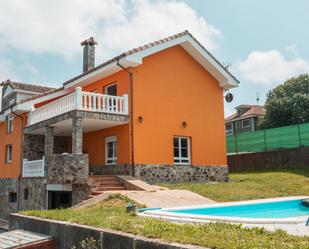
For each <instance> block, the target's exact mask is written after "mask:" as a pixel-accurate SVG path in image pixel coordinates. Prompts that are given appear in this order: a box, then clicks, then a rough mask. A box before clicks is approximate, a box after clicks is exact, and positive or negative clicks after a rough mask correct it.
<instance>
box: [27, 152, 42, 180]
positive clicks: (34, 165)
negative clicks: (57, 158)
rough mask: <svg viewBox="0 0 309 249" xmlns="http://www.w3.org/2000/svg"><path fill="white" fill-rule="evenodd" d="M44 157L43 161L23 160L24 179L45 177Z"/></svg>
mask: <svg viewBox="0 0 309 249" xmlns="http://www.w3.org/2000/svg"><path fill="white" fill-rule="evenodd" d="M44 176H45V173H44V157H43V158H42V159H41V160H34V161H28V160H27V159H24V160H23V177H44Z"/></svg>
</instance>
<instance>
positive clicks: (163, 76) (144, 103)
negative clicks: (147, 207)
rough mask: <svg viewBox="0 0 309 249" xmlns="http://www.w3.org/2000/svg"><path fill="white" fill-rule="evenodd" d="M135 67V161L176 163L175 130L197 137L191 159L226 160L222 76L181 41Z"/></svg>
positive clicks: (214, 162)
mask: <svg viewBox="0 0 309 249" xmlns="http://www.w3.org/2000/svg"><path fill="white" fill-rule="evenodd" d="M132 70H133V72H134V134H135V162H136V163H143V164H173V157H174V156H173V136H174V135H180V136H190V137H191V138H192V140H191V142H192V146H191V152H192V153H191V158H192V164H194V165H226V164H227V162H226V148H225V131H224V110H223V90H222V88H220V87H219V84H218V82H217V81H216V80H215V79H214V78H213V77H212V76H211V75H210V74H209V73H208V72H207V71H206V70H205V69H204V68H203V67H202V66H201V65H200V64H199V63H198V62H196V61H195V60H194V59H193V58H192V57H191V56H190V55H189V54H188V53H187V52H186V51H185V50H184V49H183V48H182V47H180V46H176V47H172V48H170V49H167V50H164V51H162V52H159V53H157V54H154V55H152V56H149V57H147V58H145V59H144V60H143V64H142V65H141V66H139V67H138V68H135V69H132ZM139 116H142V117H143V123H139V122H138V117H139ZM183 121H185V122H186V123H187V128H183V127H182V122H183Z"/></svg>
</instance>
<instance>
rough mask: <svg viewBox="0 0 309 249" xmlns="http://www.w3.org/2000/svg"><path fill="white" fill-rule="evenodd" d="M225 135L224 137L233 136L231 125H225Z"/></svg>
mask: <svg viewBox="0 0 309 249" xmlns="http://www.w3.org/2000/svg"><path fill="white" fill-rule="evenodd" d="M225 133H226V135H230V134H233V125H232V123H228V124H225Z"/></svg>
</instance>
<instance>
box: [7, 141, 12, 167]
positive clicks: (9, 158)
mask: <svg viewBox="0 0 309 249" xmlns="http://www.w3.org/2000/svg"><path fill="white" fill-rule="evenodd" d="M9 148H11V150H9ZM5 149H6V157H5V162H6V163H11V162H12V161H13V145H12V144H7V145H6V146H5ZM9 152H11V153H9Z"/></svg>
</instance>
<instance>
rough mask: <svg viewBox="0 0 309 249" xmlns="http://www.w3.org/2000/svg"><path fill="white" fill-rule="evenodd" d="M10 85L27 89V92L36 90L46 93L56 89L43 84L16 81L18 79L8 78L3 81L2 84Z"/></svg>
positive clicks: (14, 87) (17, 88) (18, 88)
mask: <svg viewBox="0 0 309 249" xmlns="http://www.w3.org/2000/svg"><path fill="white" fill-rule="evenodd" d="M7 84H8V85H10V86H11V87H12V88H13V89H15V90H22V91H27V92H36V93H39V94H40V93H46V92H50V91H52V90H54V89H55V88H52V87H47V86H41V85H33V84H28V83H21V82H16V81H11V80H9V79H8V80H6V81H3V82H2V83H1V84H0V85H2V86H4V85H7Z"/></svg>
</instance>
